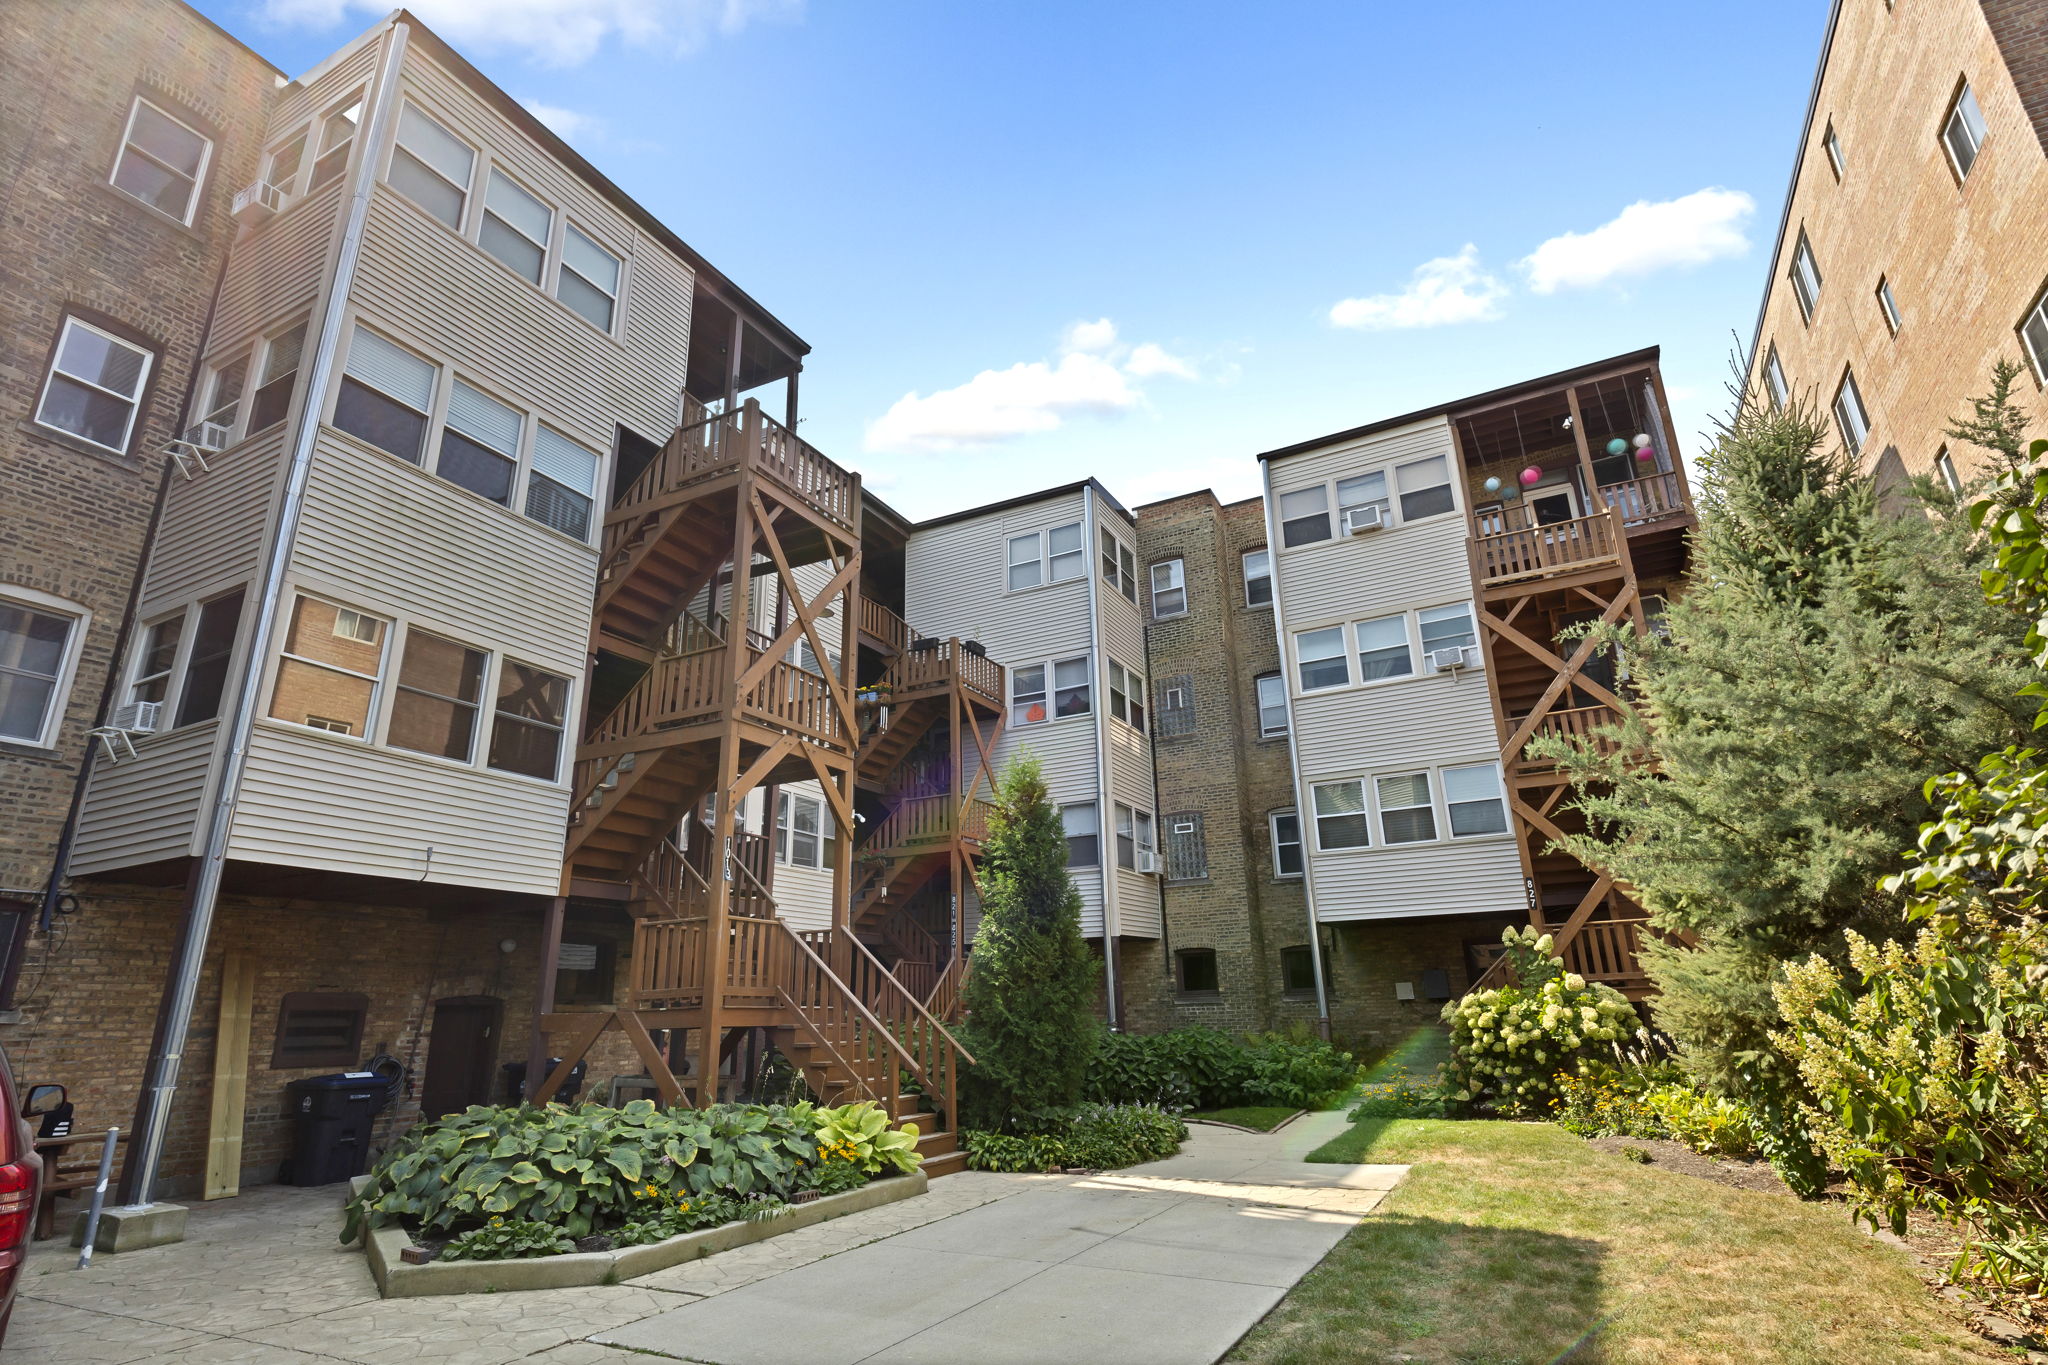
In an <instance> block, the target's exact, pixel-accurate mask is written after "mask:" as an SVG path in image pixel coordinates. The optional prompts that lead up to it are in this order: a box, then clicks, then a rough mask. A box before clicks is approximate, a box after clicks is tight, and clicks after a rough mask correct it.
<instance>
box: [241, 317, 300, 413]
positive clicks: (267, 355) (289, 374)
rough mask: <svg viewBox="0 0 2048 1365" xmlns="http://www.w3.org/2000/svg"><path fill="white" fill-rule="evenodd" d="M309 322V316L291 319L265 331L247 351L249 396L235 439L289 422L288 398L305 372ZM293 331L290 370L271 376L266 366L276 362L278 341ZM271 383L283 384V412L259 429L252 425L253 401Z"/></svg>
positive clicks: (289, 398) (289, 401)
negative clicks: (295, 337) (294, 344)
mask: <svg viewBox="0 0 2048 1365" xmlns="http://www.w3.org/2000/svg"><path fill="white" fill-rule="evenodd" d="M312 322H313V320H312V318H311V317H303V318H293V319H292V320H291V321H290V322H287V323H286V324H284V325H283V326H282V327H273V328H271V329H270V330H269V331H267V332H265V333H264V334H263V339H262V340H261V341H259V342H257V343H256V345H255V346H254V347H252V348H251V349H250V352H249V359H250V365H249V393H248V399H247V401H246V402H244V403H243V404H242V409H243V411H242V413H241V418H242V429H241V430H240V431H239V432H237V433H236V435H237V436H238V437H239V436H253V435H255V434H256V433H257V432H259V431H268V430H270V429H271V428H272V427H275V426H281V425H282V424H284V423H286V422H289V421H290V420H291V416H292V399H293V398H295V397H296V396H297V395H298V388H299V376H300V375H302V374H303V373H305V369H306V338H307V334H308V333H309V332H310V331H311V329H312ZM293 332H297V333H298V334H299V354H298V357H297V358H296V359H295V360H293V361H292V367H291V368H290V369H289V370H285V371H283V372H282V373H280V374H271V373H270V367H271V365H273V364H274V363H276V360H277V349H278V342H280V341H282V340H283V339H284V338H285V337H288V336H290V335H291V334H292V333H293ZM273 384H284V385H286V388H285V391H284V411H283V412H282V413H281V414H280V415H279V416H278V418H277V420H276V421H275V422H265V423H264V424H263V425H262V426H260V427H259V426H256V425H255V422H256V400H257V399H258V398H260V397H261V396H262V394H263V390H265V389H267V388H269V387H271V386H272V385H273Z"/></svg>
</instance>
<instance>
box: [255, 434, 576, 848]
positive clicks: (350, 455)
mask: <svg viewBox="0 0 2048 1365" xmlns="http://www.w3.org/2000/svg"><path fill="white" fill-rule="evenodd" d="M596 560H597V552H596V551H595V550H593V549H591V548H589V547H588V546H583V545H578V544H576V543H575V542H573V541H570V540H568V539H567V538H565V537H562V536H557V535H554V534H552V533H551V532H548V531H545V530H542V529H541V528H540V527H538V526H536V525H534V524H533V523H532V522H529V521H527V520H526V519H525V518H523V517H518V516H515V515H513V514H511V513H509V512H506V511H504V510H503V509H501V508H498V507H495V506H493V505H491V504H489V503H486V502H484V501H483V500H482V499H480V498H477V497H475V496H473V495H471V494H469V493H466V492H464V491H463V490H461V489H459V488H456V487H455V486H453V485H452V484H447V483H443V482H442V481H441V480H439V479H436V478H434V477H433V476H431V475H429V474H426V473H424V472H423V471H421V470H419V469H416V468H414V467H413V466H411V465H409V464H406V463H405V462H403V461H401V460H397V459H394V458H392V457H391V456H389V455H386V454H384V453H382V452H381V451H374V450H371V449H369V448H368V447H366V446H363V445H361V444H359V443H357V442H356V441H355V440H354V439H353V438H351V437H349V436H346V435H344V434H342V433H340V432H336V431H333V430H331V429H328V430H323V431H322V432H321V433H320V440H319V445H318V447H317V450H316V452H315V456H314V460H313V470H312V479H311V483H310V486H309V488H308V490H307V497H306V509H305V515H304V519H303V521H302V522H301V523H300V527H299V537H298V543H297V552H296V554H295V555H294V557H293V563H292V570H293V573H294V575H295V576H298V577H300V578H302V579H306V580H318V581H319V582H320V584H321V585H322V586H323V587H324V588H325V590H326V591H330V592H335V593H341V594H344V595H346V594H347V593H348V592H350V591H351V590H357V591H359V592H360V593H362V594H364V595H365V596H364V599H363V600H360V601H358V602H357V603H356V605H360V606H364V607H368V608H372V609H377V610H390V609H392V606H393V605H394V604H403V605H404V607H405V608H406V614H408V615H411V616H414V617H418V618H421V619H423V620H425V621H433V622H438V623H439V624H440V625H441V627H442V628H443V629H447V630H453V631H455V632H456V633H458V634H460V635H463V636H465V637H468V638H471V639H473V640H475V641H476V642H478V643H480V644H487V645H489V646H490V647H492V648H496V649H500V650H503V651H505V652H506V653H508V654H510V655H512V656H513V657H515V658H517V659H519V660H521V661H522V662H525V663H530V664H535V665H537V666H539V667H541V668H546V669H551V670H553V671H555V672H558V673H565V674H569V675H572V676H576V677H580V676H582V673H583V666H584V662H585V658H584V656H585V651H586V649H587V646H588V641H589V630H590V600H591V594H592V591H593V589H594V586H595V583H596V575H597V569H596ZM557 852H559V850H557Z"/></svg>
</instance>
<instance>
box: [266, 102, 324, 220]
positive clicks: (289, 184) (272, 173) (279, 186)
mask: <svg viewBox="0 0 2048 1365" xmlns="http://www.w3.org/2000/svg"><path fill="white" fill-rule="evenodd" d="M314 131H315V130H314V125H313V124H311V123H308V124H302V125H301V126H299V127H298V128H295V129H293V130H292V131H291V132H289V133H287V134H285V135H284V136H283V137H281V138H279V139H277V140H276V141H275V142H273V143H271V144H270V145H269V146H268V147H265V148H264V149H263V174H262V175H261V176H260V177H258V178H259V179H260V180H262V182H263V183H264V184H266V185H268V186H270V187H271V188H272V189H274V190H276V191H277V192H278V194H280V195H281V196H283V198H284V202H285V205H286V207H289V206H290V205H292V204H293V203H294V202H296V201H297V199H298V194H297V191H298V187H299V182H300V181H301V180H306V179H310V178H311V176H312V174H313V158H312V157H311V156H309V155H308V153H310V152H311V151H312V150H313V135H314ZM294 143H296V144H298V148H299V157H298V160H297V161H295V162H294V163H293V164H292V171H291V174H290V175H287V176H285V177H283V178H282V179H280V178H279V177H278V174H277V158H278V156H279V154H280V153H282V152H283V151H284V150H285V149H286V148H287V147H290V146H292V145H293V144H294Z"/></svg>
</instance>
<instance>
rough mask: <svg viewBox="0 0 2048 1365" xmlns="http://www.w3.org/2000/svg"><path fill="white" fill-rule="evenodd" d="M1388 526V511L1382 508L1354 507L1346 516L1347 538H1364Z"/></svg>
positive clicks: (1345, 529) (1345, 531) (1345, 530)
mask: <svg viewBox="0 0 2048 1365" xmlns="http://www.w3.org/2000/svg"><path fill="white" fill-rule="evenodd" d="M1386 524H1387V515H1386V510H1385V509H1384V508H1380V507H1354V508H1352V509H1351V510H1350V511H1348V512H1346V513H1345V514H1344V534H1345V535H1347V536H1362V535H1364V534H1366V533H1367V532H1368V531H1377V530H1379V529H1380V528H1381V527H1383V526H1385V525H1386Z"/></svg>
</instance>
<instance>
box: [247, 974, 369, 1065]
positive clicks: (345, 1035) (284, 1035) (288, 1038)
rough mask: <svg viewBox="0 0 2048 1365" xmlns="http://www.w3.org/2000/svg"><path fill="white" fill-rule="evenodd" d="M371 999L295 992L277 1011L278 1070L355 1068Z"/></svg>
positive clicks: (274, 1058) (273, 1061)
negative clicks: (319, 1067) (330, 1067)
mask: <svg viewBox="0 0 2048 1365" xmlns="http://www.w3.org/2000/svg"><path fill="white" fill-rule="evenodd" d="M369 1008H370V998H369V997H368V996H366V995H363V994H361V993H359V992H355V991H293V992H292V993H291V994H290V995H287V996H286V997H285V998H284V1003H282V1004H281V1005H279V1006H278V1009H277V1044H276V1046H275V1047H273V1048H272V1049H271V1053H270V1065H271V1067H272V1068H273V1069H275V1070H280V1071H283V1070H290V1069H293V1068H297V1067H307V1066H354V1065H355V1064H356V1063H357V1062H358V1061H360V1060H361V1059H362V1053H363V1019H364V1016H365V1015H367V1014H368V1013H369Z"/></svg>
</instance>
